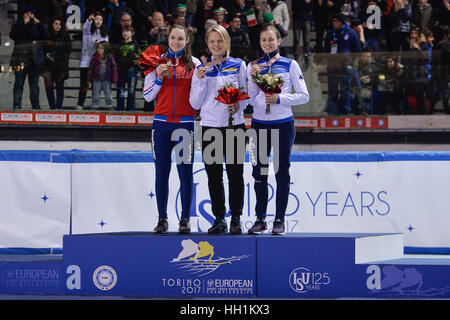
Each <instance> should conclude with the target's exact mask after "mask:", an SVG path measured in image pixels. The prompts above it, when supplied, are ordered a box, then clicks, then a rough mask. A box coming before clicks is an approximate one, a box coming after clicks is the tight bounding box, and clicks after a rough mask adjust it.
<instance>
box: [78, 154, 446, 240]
mask: <svg viewBox="0 0 450 320" xmlns="http://www.w3.org/2000/svg"><path fill="white" fill-rule="evenodd" d="M102 156H104V155H102ZM113 156H114V155H113ZM134 156H135V155H133V154H128V155H127V153H123V159H122V160H123V161H124V162H121V159H118V158H116V159H115V160H114V163H108V162H107V161H105V159H103V160H102V161H101V163H96V162H94V161H95V157H93V158H91V159H89V160H88V162H89V163H82V162H83V160H82V159H81V161H80V163H74V164H73V169H72V170H73V181H72V187H73V190H72V191H73V220H72V226H73V227H72V231H73V233H92V232H123V231H152V230H153V228H154V227H155V226H156V223H157V219H158V213H157V207H156V196H155V187H154V166H153V163H148V162H147V163H139V161H140V160H136V159H133V157H134ZM136 156H137V155H136ZM251 172H252V166H251V164H250V163H248V162H247V163H246V164H245V173H244V180H245V203H244V210H243V215H242V218H241V220H242V224H243V229H244V231H247V230H248V229H249V228H250V227H251V225H252V223H253V222H254V220H255V212H254V207H255V194H254V191H253V183H254V182H253V178H252V175H251ZM290 172H291V190H290V195H289V202H288V207H287V212H286V227H287V232H311V233H316V232H326V233H342V232H345V233H379V232H380V233H393V232H399V233H403V234H404V242H405V246H408V247H422V248H450V233H448V228H449V227H450V217H449V215H448V212H449V210H450V197H449V196H448V186H449V181H450V154H449V153H439V152H437V153H436V152H432V153H404V152H390V153H382V152H377V153H356V152H311V153H308V152H304V153H295V154H293V156H292V164H291V170H290ZM224 183H225V193H226V195H228V188H227V177H226V171H224ZM269 183H270V185H269V206H268V211H267V212H268V215H267V220H268V222H269V227H270V226H271V222H272V221H273V218H274V213H275V195H274V193H275V192H276V183H275V177H274V176H273V175H270V176H269ZM194 185H195V192H194V200H193V204H192V208H191V226H192V231H193V232H207V229H208V228H209V227H210V226H211V225H212V223H213V221H214V216H213V215H212V212H211V202H210V200H209V193H208V187H207V177H206V172H205V170H204V167H203V164H202V163H201V162H196V163H195V164H194ZM168 215H169V231H174V232H175V231H177V229H178V222H179V218H180V215H181V201H180V198H179V180H178V175H177V171H176V165H175V164H172V171H171V175H170V179H169V202H168ZM229 219H230V217H229V214H228V215H227V220H228V222H229Z"/></svg>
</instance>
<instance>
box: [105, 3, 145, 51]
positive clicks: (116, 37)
mask: <svg viewBox="0 0 450 320" xmlns="http://www.w3.org/2000/svg"><path fill="white" fill-rule="evenodd" d="M119 24H120V27H119V28H113V29H112V30H111V32H110V36H109V43H110V45H111V46H113V49H114V50H116V49H117V47H118V46H119V44H120V43H121V42H122V41H123V38H122V32H123V30H124V29H125V28H127V27H133V18H132V16H131V14H130V13H129V12H126V11H125V12H122V14H121V16H120V22H119ZM133 34H134V35H133V38H134V39H135V40H136V41H137V42H138V43H140V42H141V41H142V40H143V39H142V34H141V33H139V32H136V31H135V32H134V33H133Z"/></svg>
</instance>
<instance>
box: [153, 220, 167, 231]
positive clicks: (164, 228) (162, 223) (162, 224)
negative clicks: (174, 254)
mask: <svg viewBox="0 0 450 320" xmlns="http://www.w3.org/2000/svg"><path fill="white" fill-rule="evenodd" d="M168 230H169V223H168V222H167V219H166V218H159V221H158V225H157V226H156V227H155V229H154V230H153V231H155V233H167V231H168Z"/></svg>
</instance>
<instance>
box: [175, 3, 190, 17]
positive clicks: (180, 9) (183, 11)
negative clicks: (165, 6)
mask: <svg viewBox="0 0 450 320" xmlns="http://www.w3.org/2000/svg"><path fill="white" fill-rule="evenodd" d="M174 13H176V14H177V15H178V16H183V17H186V16H187V7H186V5H185V4H184V3H178V4H177V6H176V8H175V12H174Z"/></svg>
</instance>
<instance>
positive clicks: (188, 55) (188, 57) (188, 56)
mask: <svg viewBox="0 0 450 320" xmlns="http://www.w3.org/2000/svg"><path fill="white" fill-rule="evenodd" d="M173 29H181V30H183V31H184V34H185V35H186V39H189V34H188V29H187V27H186V26H183V25H181V24H174V25H173V26H171V27H170V30H169V35H170V33H171V32H172V30H173ZM181 59H183V61H184V63H185V64H186V70H187V71H191V70H192V69H194V68H195V65H194V62H192V52H191V43H190V40H189V43H187V44H186V46H185V48H184V51H183V54H182V55H181Z"/></svg>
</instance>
